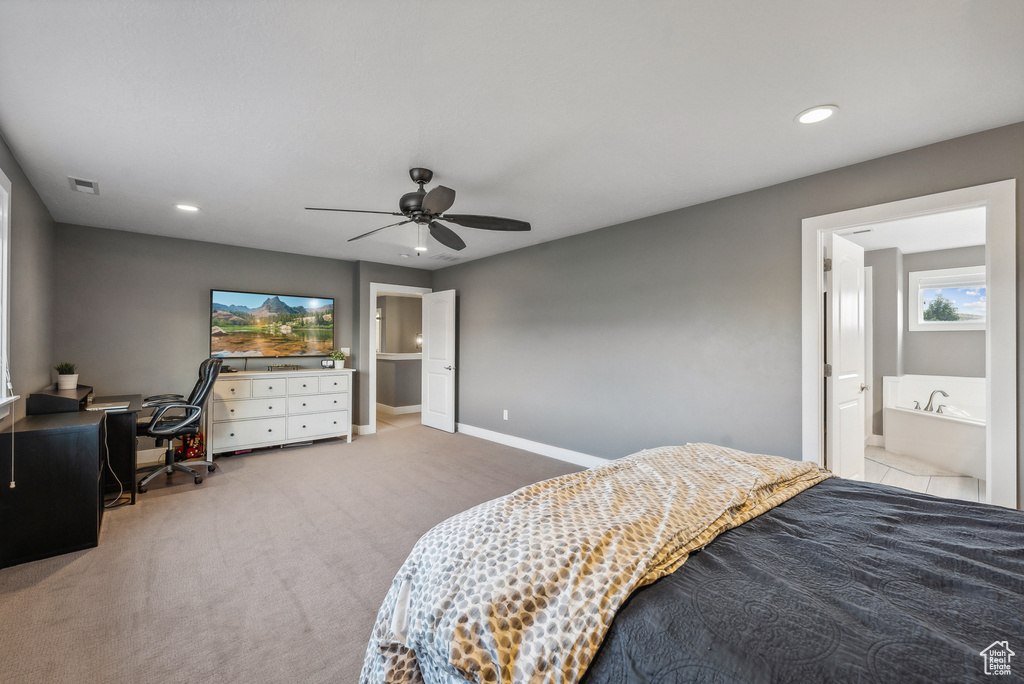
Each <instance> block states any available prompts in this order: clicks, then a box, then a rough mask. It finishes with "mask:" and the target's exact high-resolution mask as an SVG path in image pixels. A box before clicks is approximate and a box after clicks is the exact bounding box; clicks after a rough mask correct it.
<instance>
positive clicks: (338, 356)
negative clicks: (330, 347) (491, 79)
mask: <svg viewBox="0 0 1024 684" xmlns="http://www.w3.org/2000/svg"><path fill="white" fill-rule="evenodd" d="M331 358H332V359H334V367H335V368H344V367H345V352H343V351H338V350H337V349H335V350H334V351H332V352H331Z"/></svg>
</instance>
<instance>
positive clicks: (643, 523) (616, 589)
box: [360, 444, 830, 684]
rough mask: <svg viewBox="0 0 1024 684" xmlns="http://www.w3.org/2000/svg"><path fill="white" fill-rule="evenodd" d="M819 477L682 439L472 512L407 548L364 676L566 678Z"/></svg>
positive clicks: (798, 464) (803, 465)
mask: <svg viewBox="0 0 1024 684" xmlns="http://www.w3.org/2000/svg"><path fill="white" fill-rule="evenodd" d="M827 477H830V474H829V473H827V472H825V471H821V470H819V468H818V467H817V466H816V465H815V464H813V463H808V462H802V461H791V460H789V459H784V458H779V457H777V456H764V455H758V454H748V453H744V452H742V451H737V450H735V449H728V448H725V447H718V446H713V445H710V444H691V445H687V446H684V447H661V448H659V449H651V450H646V451H642V452H640V453H637V454H633V455H632V456H627V457H626V458H622V459H618V460H615V461H610V462H609V463H608V464H607V465H601V466H598V467H596V468H592V469H590V470H585V471H583V472H580V473H573V474H571V475H566V476H563V477H558V478H555V479H552V480H546V481H544V482H539V483H537V484H534V485H530V486H528V487H524V488H522V489H520V490H518V491H516V492H513V493H512V494H509V495H508V496H504V497H501V498H498V499H495V500H493V501H488V502H486V503H483V504H480V505H479V506H476V507H474V508H471V509H469V510H468V511H464V512H463V513H460V514H459V515H456V516H454V517H452V518H449V519H448V520H446V521H444V522H442V523H441V524H439V525H438V526H437V527H435V528H434V529H432V530H430V531H429V532H427V534H425V535H424V536H423V537H422V538H421V539H420V540H419V541H418V542H417V543H416V546H415V547H414V548H413V550H412V553H411V554H410V555H409V558H408V559H407V560H406V562H405V564H404V565H403V566H402V568H401V570H399V572H398V575H397V576H396V577H395V580H394V582H393V584H392V586H391V590H390V591H389V592H388V595H387V597H386V598H385V599H384V604H383V605H382V606H381V609H380V613H379V614H378V615H377V624H376V626H375V627H374V630H373V636H372V638H371V639H370V643H369V646H368V647H367V649H366V660H365V662H364V664H363V671H362V675H361V677H360V681H361V682H363V683H364V684H382V683H384V682H388V683H392V682H394V683H398V682H409V683H414V682H427V683H429V684H454V683H455V682H466V681H471V682H480V683H481V684H483V683H484V682H531V683H537V682H551V683H552V684H554V683H562V682H576V681H578V680H579V678H580V677H582V676H583V673H584V672H585V671H586V668H587V666H588V665H589V664H590V662H591V660H592V659H593V657H594V655H595V653H596V652H597V649H598V646H600V644H601V640H602V639H603V638H604V635H605V632H606V631H607V630H608V626H609V625H610V624H611V621H612V618H613V617H615V612H616V611H617V610H618V608H619V606H620V605H621V604H622V602H623V601H625V599H626V598H627V597H628V596H629V594H630V593H631V592H632V591H633V590H635V589H637V588H638V587H641V586H644V585H646V584H650V583H651V582H653V581H654V580H656V579H658V578H659V577H663V576H665V575H667V574H669V573H671V572H673V571H674V570H676V569H677V568H678V567H679V566H680V565H682V564H683V562H684V561H685V560H686V558H687V556H688V555H689V554H690V552H691V551H694V550H695V549H700V548H703V547H704V546H705V545H706V544H707V543H708V542H710V541H711V540H712V539H714V538H715V537H716V536H717V535H718V534H720V533H721V532H724V531H725V530H728V529H730V528H733V527H736V526H737V525H740V524H742V523H744V522H746V521H748V520H750V519H752V518H754V517H756V516H758V515H760V514H761V513H763V512H765V511H767V510H769V509H771V508H773V507H774V506H777V505H778V504H780V503H782V502H783V501H786V500H787V499H789V498H791V497H793V496H794V495H796V494H798V493H799V492H802V491H803V490H805V489H807V488H808V487H811V486H812V485H815V484H817V483H818V482H820V481H822V480H824V479H825V478H827Z"/></svg>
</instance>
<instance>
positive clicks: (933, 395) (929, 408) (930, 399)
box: [924, 390, 949, 411]
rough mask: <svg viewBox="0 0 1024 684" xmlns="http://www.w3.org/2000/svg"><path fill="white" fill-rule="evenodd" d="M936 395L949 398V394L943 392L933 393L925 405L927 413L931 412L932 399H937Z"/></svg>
mask: <svg viewBox="0 0 1024 684" xmlns="http://www.w3.org/2000/svg"><path fill="white" fill-rule="evenodd" d="M936 394H941V395H942V396H944V397H948V396H949V395H948V394H946V393H945V392H943V391H942V390H935V391H934V392H932V394H931V396H930V397H928V403H927V404H925V407H924V410H925V411H931V410H932V399H934V398H935V395H936Z"/></svg>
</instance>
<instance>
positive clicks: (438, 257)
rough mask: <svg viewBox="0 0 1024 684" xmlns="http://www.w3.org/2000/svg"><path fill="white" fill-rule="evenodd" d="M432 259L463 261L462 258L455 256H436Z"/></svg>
mask: <svg viewBox="0 0 1024 684" xmlns="http://www.w3.org/2000/svg"><path fill="white" fill-rule="evenodd" d="M430 258H431V259H437V260H438V261H462V257H460V256H456V255H454V254H434V255H432V256H431V257H430Z"/></svg>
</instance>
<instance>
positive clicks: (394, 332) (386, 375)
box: [375, 291, 423, 432]
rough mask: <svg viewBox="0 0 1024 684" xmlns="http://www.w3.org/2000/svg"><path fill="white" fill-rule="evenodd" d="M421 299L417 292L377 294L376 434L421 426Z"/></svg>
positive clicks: (383, 292) (384, 292)
mask: <svg viewBox="0 0 1024 684" xmlns="http://www.w3.org/2000/svg"><path fill="white" fill-rule="evenodd" d="M422 298H423V295H422V294H421V293H418V292H388V291H381V292H379V293H378V294H377V299H376V325H375V328H376V342H377V344H376V349H375V351H376V376H377V377H376V390H377V393H376V394H377V396H376V402H375V404H376V413H377V432H385V431H387V430H395V429H398V428H403V427H409V426H411V425H419V423H420V397H421V388H420V385H421V382H422V380H421V374H422V357H423V354H422V352H423V331H422V329H421V327H422V321H423V300H422Z"/></svg>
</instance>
